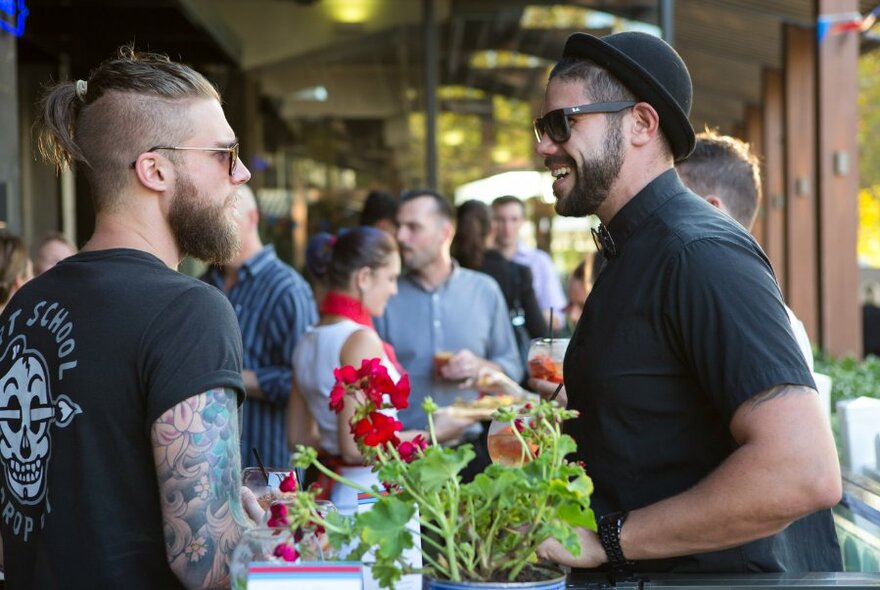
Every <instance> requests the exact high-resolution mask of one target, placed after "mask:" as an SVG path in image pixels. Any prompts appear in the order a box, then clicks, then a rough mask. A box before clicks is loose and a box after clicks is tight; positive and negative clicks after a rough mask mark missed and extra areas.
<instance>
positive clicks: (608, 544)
mask: <svg viewBox="0 0 880 590" xmlns="http://www.w3.org/2000/svg"><path fill="white" fill-rule="evenodd" d="M627 516H629V512H612V513H611V514H606V515H605V516H603V517H601V518H600V519H599V542H600V543H602V548H603V549H604V550H605V554H606V555H607V556H608V565H610V566H611V568H612V569H613V570H615V571H621V570H624V569H627V568H629V567H632V566H633V565H634V562H632V561H629V560H627V559H626V557H624V555H623V549H621V547H620V531H621V530H622V529H623V523H624V522H625V521H626V517H627Z"/></svg>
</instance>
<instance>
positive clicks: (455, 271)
mask: <svg viewBox="0 0 880 590" xmlns="http://www.w3.org/2000/svg"><path fill="white" fill-rule="evenodd" d="M460 274H461V265H459V264H458V261H457V260H456V259H455V258H453V259H452V272H451V273H449V276H448V277H446V280H445V281H443V282H442V283H440V284H439V285H437V288H436V289H435V290H434V291H428V289H425V287H424V286H422V283H421V282H420V281H419V280H418V278H417V277H416V273H415V272H413V271H409V272H407V273H406V274H404V275H403V278H404V279H406V280H407V281H409V282H410V283H411V284H412V285H413V286H414V287H415V288H416V289H418V290H419V291H424V292H425V293H434V292H436V291H440V290H442V289H443V288H444V287H445V286H446V285H448V284H449V283H451V282H452V281H454V280H455V279H456V278H458V276H459V275H460Z"/></svg>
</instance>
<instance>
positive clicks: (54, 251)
mask: <svg viewBox="0 0 880 590" xmlns="http://www.w3.org/2000/svg"><path fill="white" fill-rule="evenodd" d="M74 254H76V246H74V245H73V243H72V242H71V241H70V240H68V239H67V237H66V236H65V235H64V234H62V233H61V232H49V233H48V234H46V236H45V237H44V238H43V239H42V240H41V241H40V245H39V246H37V253H36V256H34V276H37V275H41V274H43V273H44V272H46V271H47V270H49V269H50V268H52V267H53V266H55V265H56V264H58V263H59V262H61V261H62V260H64V259H65V258H69V257H70V256H73V255H74Z"/></svg>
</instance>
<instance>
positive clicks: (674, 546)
mask: <svg viewBox="0 0 880 590" xmlns="http://www.w3.org/2000/svg"><path fill="white" fill-rule="evenodd" d="M730 432H731V434H732V435H733V438H734V439H735V440H736V442H737V444H738V445H739V446H738V447H737V449H736V450H735V451H734V452H733V453H732V454H731V455H730V456H729V457H728V458H727V459H726V460H725V461H724V462H723V463H721V465H719V466H718V467H717V468H716V469H715V470H714V471H713V472H712V473H710V474H709V475H708V476H707V477H706V479H704V480H703V481H701V482H700V483H698V484H697V485H695V486H694V487H693V488H691V489H689V490H687V491H685V492H682V493H681V494H678V495H676V496H672V497H670V498H667V499H665V500H662V501H660V502H657V503H655V504H652V505H650V506H646V507H644V508H641V509H639V510H634V511H632V512H631V513H630V515H629V518H628V519H627V520H626V523H625V524H624V526H623V529H622V533H621V547H622V549H623V553H624V555H625V556H626V557H627V558H628V559H637V560H638V559H657V558H663V557H673V556H678V555H692V554H695V553H702V552H707V551H713V550H719V549H725V548H728V547H734V546H737V545H742V544H743V543H747V542H749V541H753V540H755V539H759V538H761V537H766V536H769V535H772V534H775V533H777V532H779V531H781V530H782V529H784V528H785V527H786V526H788V525H789V524H791V522H793V521H794V520H796V519H798V518H800V517H802V516H805V515H807V514H810V513H811V512H815V511H816V510H820V509H822V508H828V507H831V506H833V505H834V504H836V503H837V502H838V501H839V500H840V495H841V480H840V465H839V464H838V461H837V451H836V449H835V446H834V439H833V437H832V435H831V429H830V427H829V426H828V423H827V421H826V419H825V417H824V415H823V413H822V409H821V406H820V404H819V398H818V396H817V395H816V392H815V391H814V390H812V389H810V388H808V387H804V386H800V385H780V386H777V387H773V388H771V389H769V390H767V391H764V392H762V393H760V394H758V395H756V396H755V397H753V398H752V399H751V400H748V401H746V402H745V403H743V404H742V405H741V406H740V407H739V408H738V409H737V411H736V412H735V413H734V415H733V419H732V420H731V423H730ZM646 483H647V482H646ZM647 485H649V483H647ZM579 535H580V537H581V544H582V545H583V551H582V552H581V556H580V557H579V558H575V557H572V556H571V555H570V554H569V553H568V552H566V551H565V550H564V549H562V547H561V546H559V545H558V544H555V543H550V544H548V545H546V546H542V549H541V551H540V552H539V554H542V555H543V556H544V557H549V558H550V559H553V560H555V561H559V562H560V563H565V564H569V565H573V566H578V567H594V566H596V565H599V564H601V563H604V562H605V561H607V558H606V556H605V552H604V550H603V549H602V547H601V545H600V544H599V541H598V538H597V537H596V535H595V533H592V532H589V531H586V530H581V531H580V532H579Z"/></svg>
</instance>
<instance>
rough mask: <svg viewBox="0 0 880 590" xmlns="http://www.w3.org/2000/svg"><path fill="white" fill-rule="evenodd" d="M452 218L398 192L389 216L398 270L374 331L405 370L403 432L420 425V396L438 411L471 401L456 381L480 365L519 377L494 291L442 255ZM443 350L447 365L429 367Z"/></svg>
mask: <svg viewBox="0 0 880 590" xmlns="http://www.w3.org/2000/svg"><path fill="white" fill-rule="evenodd" d="M453 219H454V214H453V211H452V207H451V206H450V204H449V201H447V200H446V198H445V197H444V196H443V195H441V194H440V193H437V192H435V191H431V190H414V191H411V192H410V193H408V194H405V195H404V196H403V197H402V198H401V202H400V207H399V209H398V212H397V223H398V226H399V228H398V230H397V241H398V243H399V244H400V253H401V256H402V258H403V263H404V266H405V267H406V272H405V274H403V275H402V276H401V277H400V278H399V279H398V283H397V289H398V291H397V295H396V296H395V297H392V298H391V299H390V300H389V301H388V306H387V307H386V308H385V313H384V315H383V316H382V317H381V318H379V319H378V321H377V322H376V328H377V330H378V331H379V334H380V335H381V336H382V339H383V340H385V341H386V342H389V343H390V344H391V345H392V346H394V349H395V351H396V352H397V358H398V359H399V360H400V363H401V364H402V365H403V367H404V368H405V369H406V370H407V372H408V373H409V378H410V385H411V387H412V394H411V397H410V402H409V408H407V409H405V410H401V411H400V419H401V421H402V422H403V424H404V426H405V427H406V428H408V429H422V428H425V427H426V426H427V418H426V416H425V413H424V412H423V411H422V408H421V403H422V399H423V398H424V397H425V396H427V395H431V396H432V397H433V398H434V401H436V402H437V405H439V406H441V407H442V406H448V405H451V404H452V403H453V402H454V401H455V400H456V398H459V397H460V398H463V399H466V400H473V399H476V397H477V391H476V390H475V389H473V388H467V389H463V388H462V387H461V383H462V381H463V380H466V379H470V380H473V379H476V378H477V376H478V373H479V372H480V369H481V368H487V369H492V370H496V371H501V372H502V373H504V374H506V375H507V376H508V377H510V378H511V379H513V380H514V381H519V380H520V379H521V378H522V373H523V369H522V366H521V363H520V357H519V352H518V350H517V346H516V340H515V339H514V336H513V329H512V328H511V326H510V319H509V317H508V313H507V304H506V303H505V302H504V296H503V295H502V294H501V288H500V287H499V286H498V283H497V282H496V281H495V280H494V279H492V277H490V276H489V275H486V274H483V273H479V272H476V271H472V270H468V269H466V268H461V267H460V266H459V265H458V263H457V262H455V261H454V260H453V259H452V256H451V255H450V253H449V248H450V245H451V244H452V238H453V235H454V233H455V226H454V222H453ZM444 353H445V354H447V355H448V361H447V359H446V358H443V363H442V366H440V364H441V363H437V364H436V365H435V356H437V355H438V354H440V355H443V354H444Z"/></svg>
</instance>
